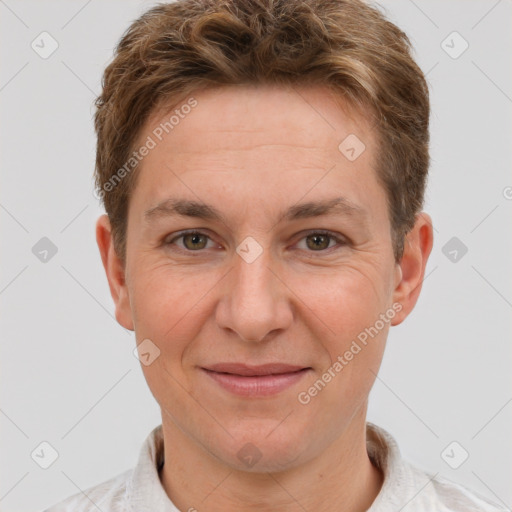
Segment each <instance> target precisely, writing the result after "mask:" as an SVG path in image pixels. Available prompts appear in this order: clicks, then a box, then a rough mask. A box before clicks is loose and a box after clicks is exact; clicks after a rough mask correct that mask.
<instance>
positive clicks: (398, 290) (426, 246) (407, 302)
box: [391, 212, 434, 325]
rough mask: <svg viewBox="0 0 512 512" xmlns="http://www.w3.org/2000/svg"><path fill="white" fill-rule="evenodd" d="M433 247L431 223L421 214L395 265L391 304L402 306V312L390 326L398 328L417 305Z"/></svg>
mask: <svg viewBox="0 0 512 512" xmlns="http://www.w3.org/2000/svg"><path fill="white" fill-rule="evenodd" d="M433 243H434V235H433V229H432V219H431V218H430V216H429V215H427V214H426V213H425V212H421V213H420V214H418V216H417V217H416V223H415V224H414V227H413V229H412V230H411V231H410V232H409V233H408V234H407V236H406V239H405V243H404V252H403V255H402V259H401V260H400V263H397V276H398V278H397V283H396V286H395V290H394V292H393V303H399V304H401V305H402V309H401V310H400V311H399V312H398V313H397V314H396V315H395V317H394V318H393V320H392V321H391V325H399V324H401V323H402V322H403V321H404V320H405V319H406V318H407V316H408V315H409V313H410V312H411V311H412V310H413V308H414V306H415V305H416V301H417V300H418V297H419V295H420V291H421V286H422V284H423V279H424V276H425V268H426V266H427V260H428V257H429V256H430V252H431V251H432V245H433Z"/></svg>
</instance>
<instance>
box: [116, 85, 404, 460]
mask: <svg viewBox="0 0 512 512" xmlns="http://www.w3.org/2000/svg"><path fill="white" fill-rule="evenodd" d="M193 97H194V98H195V100H196V101H197V105H196V106H195V107H194V108H192V109H188V108H187V109H182V110H180V112H181V114H182V116H183V118H182V117H181V116H180V120H179V122H178V123H176V124H175V126H174V127H173V128H172V130H169V133H168V134H165V133H164V135H165V136H164V137H161V138H162V140H161V141H159V140H158V138H157V137H156V136H155V135H154V133H161V130H160V131H157V132H153V134H152V131H153V130H154V129H155V128H157V127H158V126H159V124H160V123H163V122H165V121H168V120H169V118H170V115H171V114H172V113H173V112H171V113H170V114H169V113H165V115H163V114H164V112H163V111H161V112H158V113H156V114H155V115H153V116H152V118H151V119H150V120H149V121H148V123H146V126H145V128H144V130H143V131H142V132H141V135H140V138H139V140H140V142H141V144H142V143H144V142H145V141H146V140H147V136H148V135H150V136H151V137H152V138H153V139H154V140H155V142H157V144H156V147H154V148H153V149H151V150H150V151H149V154H148V155H147V156H146V157H145V158H144V159H143V161H142V162H141V164H140V165H141V167H140V169H139V170H140V173H141V174H140V176H139V179H138V182H137V185H136V188H135V190H134V193H133V196H132V198H131V202H130V208H129V215H128V231H127V253H126V293H127V300H126V301H124V302H121V303H119V304H118V311H117V316H118V319H120V321H121V322H122V323H123V324H124V325H125V327H127V328H134V329H135V333H136V338H137V343H141V342H142V341H143V340H146V339H149V340H151V343H152V344H154V345H156V346H157V347H158V349H159V350H160V355H159V357H157V358H156V359H155V360H154V361H153V362H152V363H151V364H149V365H148V366H145V365H144V366H143V370H144V374H145V377H146V379H147V382H148V384H149V386H150V389H151V391H152V393H153V395H154V396H155V398H156V400H157V401H158V403H159V404H160V406H161V408H162V412H163V421H164V423H165V422H172V423H173V425H175V426H176V427H177V428H178V429H179V430H181V431H182V432H183V433H185V434H186V436H187V438H188V439H190V440H192V442H194V443H195V444H196V445H197V446H198V447H202V449H205V450H206V451H207V452H209V453H210V454H212V455H214V456H215V457H216V458H217V459H220V460H222V461H224V462H225V463H227V464H228V465H231V466H233V467H239V468H244V460H243V459H244V457H243V455H244V453H245V452H244V451H243V450H246V451H247V450H249V451H253V452H254V453H253V454H252V455H253V456H254V457H259V456H260V455H258V454H261V459H260V460H259V462H258V465H257V466H255V470H256V469H258V470H262V469H263V470H275V469H276V468H280V469H285V468H290V467H293V466H295V465H298V464H299V463H302V462H305V461H307V460H311V459H312V458H314V457H316V456H317V455H319V454H320V453H321V452H322V451H323V450H325V449H326V448H327V447H328V446H329V445H330V444H331V443H332V442H333V441H334V440H335V439H337V438H339V437H340V435H342V434H343V432H345V431H347V429H350V428H354V429H355V428H356V427H355V425H356V423H357V425H358V427H357V428H362V427H361V425H363V424H364V416H365V413H366V405H367V398H368V394H369V392H370V389H371V387H372V385H373V382H374V380H375V374H376V373H377V372H378V369H379V365H380V362H381V359H382V355H383V350H384V346H385V340H386V337H387V332H388V328H389V325H393V324H396V323H399V321H401V320H402V319H403V316H401V317H400V315H398V314H396V315H393V314H392V313H391V312H390V310H393V303H394V302H395V299H396V296H395V291H396V287H397V284H398V283H399V281H400V267H399V266H398V265H396V264H395V261H394V258H393V248H392V244H391V233H390V221H389V216H388V208H387V203H386V194H385V191H384V189H383V188H382V187H381V185H380V184H379V183H378V181H377V176H376V172H375V162H376V161H378V149H377V147H376V142H375V135H374V133H372V132H371V129H370V126H369V124H368V123H367V122H366V121H365V119H364V118H363V117H362V116H360V115H356V114H352V115H351V116H349V115H347V113H345V112H344V110H342V109H341V108H340V103H338V102H336V101H335V100H334V98H333V97H332V96H331V95H330V94H329V93H328V91H327V89H324V88H321V87H308V88H296V89H289V90H287V89H285V88H278V87H259V88H251V87H230V88H227V87H226V88H220V89H217V90H208V91H203V92H199V93H197V94H195V95H193ZM185 103H186V101H184V102H183V104H185ZM175 108H176V109H178V110H179V109H180V105H177V106H176V107H175ZM189 110H190V112H189V113H188V114H186V115H183V112H185V111H187V112H188V111H189ZM175 121H176V119H175V120H174V122H175ZM354 135H355V137H357V139H356V138H355V137H354ZM349 136H350V138H349V139H347V137H349ZM345 139H346V140H345ZM344 141H345V142H344ZM361 143H363V144H364V145H365V147H366V149H365V150H364V151H363V152H362V153H361V154H360V155H359V156H357V154H358V153H359V152H360V151H361V150H362V149H363V146H362V145H361ZM340 144H341V149H340V148H339V146H340ZM351 148H353V149H354V150H353V151H352V149H351ZM355 156H356V157H357V158H355V159H354V157H355ZM341 198H342V199H341ZM171 199H172V200H174V201H193V202H197V203H206V204H208V205H209V206H210V207H211V210H206V213H208V212H210V213H211V211H212V210H215V212H217V213H218V216H219V218H217V217H214V216H212V217H211V218H208V216H207V215H203V216H202V217H197V216H195V215H199V214H204V213H205V212H204V211H203V210H201V209H200V208H188V209H187V208H186V207H183V208H181V209H180V211H181V213H182V214H181V215H180V214H178V213H177V212H174V213H172V211H171V208H170V206H171V205H172V203H171V202H167V203H166V201H168V200H171ZM336 199H340V200H342V201H343V202H341V203H340V205H339V206H338V207H334V208H332V209H331V210H330V211H328V212H324V213H322V211H321V210H322V208H315V207H314V206H313V204H317V203H319V204H320V203H322V204H324V203H328V202H330V201H334V200H336ZM306 204H307V205H308V208H301V206H302V205H306ZM157 207H158V208H157ZM187 212H188V215H187V214H186V213H187ZM185 230H192V231H194V232H196V231H197V233H196V234H195V235H194V234H188V235H186V236H181V235H183V231H185ZM326 232H328V233H327V234H326ZM128 299H129V300H128ZM398 309H400V307H398V308H396V304H395V310H394V311H395V313H396V311H398ZM393 317H394V319H393ZM399 317H400V320H398V318H399ZM379 319H380V321H379ZM365 329H366V331H365ZM363 332H366V343H365V344H364V343H363V342H362V341H361V340H363V339H364V338H365V336H364V335H362V334H361V333H363ZM369 333H371V335H370V334H369ZM354 341H355V342H356V344H357V346H358V347H359V350H358V349H357V348H356V346H355V345H354V344H353V342H354ZM145 343H148V342H145ZM147 346H148V347H153V345H147ZM347 351H348V352H351V353H352V357H350V355H347ZM149 352H151V350H149ZM145 357H146V358H147V357H148V356H145ZM340 358H341V359H340ZM336 361H338V363H339V364H338V365H336V364H335V363H336ZM341 361H343V363H342V362H341ZM263 365H266V366H263ZM339 365H341V369H340V366H339ZM297 370H299V371H297ZM326 372H327V373H329V375H330V378H329V377H325V375H326ZM268 373H274V374H278V375H273V376H271V375H268ZM265 374H266V375H265ZM319 380H321V381H322V382H323V384H319V383H318V381H319ZM326 381H327V382H326ZM315 382H316V387H315ZM311 388H313V390H311ZM315 389H316V392H315ZM247 443H250V445H249V448H248V447H247V446H246V447H245V448H243V447H244V446H245V445H246V444H247ZM240 450H242V451H240ZM240 454H242V456H241V455H240ZM249 455H251V454H249ZM245 469H246V468H245Z"/></svg>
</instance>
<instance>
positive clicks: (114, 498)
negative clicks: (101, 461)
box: [45, 422, 508, 512]
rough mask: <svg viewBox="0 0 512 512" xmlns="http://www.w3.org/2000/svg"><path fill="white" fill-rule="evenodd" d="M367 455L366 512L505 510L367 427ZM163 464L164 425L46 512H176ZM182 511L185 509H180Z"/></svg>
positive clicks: (378, 430) (385, 434) (383, 433)
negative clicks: (408, 457)
mask: <svg viewBox="0 0 512 512" xmlns="http://www.w3.org/2000/svg"><path fill="white" fill-rule="evenodd" d="M366 435H367V451H368V455H369V457H370V459H371V460H372V462H373V464H374V465H376V466H377V467H379V468H380V470H381V471H382V472H383V474H384V482H383V484H382V488H381V490H380V492H379V494H378V496H377V497H376V498H375V500H374V502H373V503H372V505H371V507H370V508H369V509H368V511H367V512H398V511H400V512H477V511H478V512H498V511H506V510H508V509H506V508H504V507H501V506H499V505H496V504H494V503H492V502H491V501H489V500H487V499H486V498H485V497H483V496H481V495H479V494H477V493H476V492H474V491H471V490H469V489H468V488H466V487H464V486H462V485H459V484H456V483H453V482H451V481H449V480H446V479H444V478H442V477H439V476H436V477H434V475H433V474H431V473H428V472H425V471H423V470H421V469H419V468H417V467H415V466H413V465H412V464H410V463H408V462H407V461H405V460H404V459H402V457H401V455H400V451H399V448H398V445H397V443H396V441H395V439H394V438H393V437H392V436H391V435H390V434H389V433H388V432H386V431H385V430H384V429H383V428H381V427H378V426H377V425H374V424H373V423H370V422H367V423H366ZM163 461H164V441H163V433H162V425H159V426H158V427H156V428H155V429H154V430H153V431H152V432H151V433H150V434H149V436H148V437H147V438H146V440H145V442H144V444H143V445H142V448H141V450H140V455H139V460H138V463H137V465H136V466H135V468H134V469H130V470H127V471H125V472H124V473H121V474H120V475H118V476H116V477H114V478H111V479H110V480H107V481H106V482H103V483H101V484H99V485H96V486H94V487H90V488H89V489H86V490H85V491H84V493H83V494H82V493H77V494H75V495H73V496H70V497H69V498H67V499H66V500H64V501H63V502H61V503H59V504H57V505H54V506H53V507H51V508H49V509H47V510H46V511H45V512H93V511H94V512H97V511H98V510H101V511H102V512H179V510H178V508H177V507H176V506H175V505H174V504H173V503H172V501H171V500H170V499H169V497H168V496H167V494H166V492H165V490H164V488H163V486H162V484H161V482H160V477H159V470H160V468H161V467H162V466H163ZM184 512H186V511H184Z"/></svg>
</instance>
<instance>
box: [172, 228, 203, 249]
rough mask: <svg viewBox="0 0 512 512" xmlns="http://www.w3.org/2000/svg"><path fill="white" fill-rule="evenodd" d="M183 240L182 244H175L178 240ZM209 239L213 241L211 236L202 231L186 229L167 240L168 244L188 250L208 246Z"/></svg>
mask: <svg viewBox="0 0 512 512" xmlns="http://www.w3.org/2000/svg"><path fill="white" fill-rule="evenodd" d="M180 239H181V240H182V242H183V243H182V245H180V244H175V242H176V241H177V240H180ZM208 240H210V242H211V241H212V240H211V239H210V237H209V236H208V235H206V234H204V233H202V232H201V231H184V232H182V233H180V234H179V235H178V236H175V237H174V238H172V239H171V240H168V241H165V244H166V245H172V244H175V245H177V246H178V247H179V248H180V249H182V250H184V251H188V252H194V251H200V250H201V249H205V248H207V247H206V246H207V244H208Z"/></svg>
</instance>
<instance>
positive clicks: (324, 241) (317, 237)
mask: <svg viewBox="0 0 512 512" xmlns="http://www.w3.org/2000/svg"><path fill="white" fill-rule="evenodd" d="M331 238H332V237H331V236H330V235H325V234H321V233H315V234H313V235H309V236H307V237H306V245H307V247H308V249H312V250H317V249H319V250H323V249H327V248H328V247H329V243H330V240H331Z"/></svg>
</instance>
